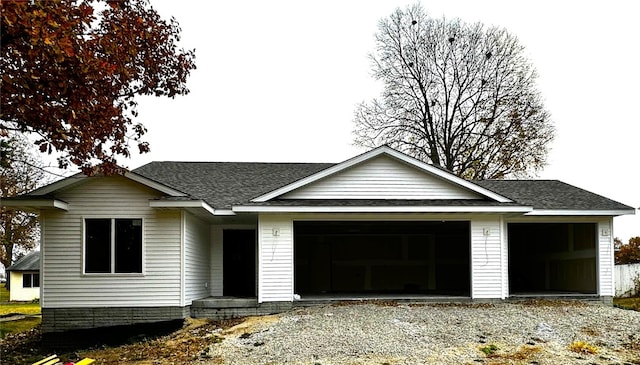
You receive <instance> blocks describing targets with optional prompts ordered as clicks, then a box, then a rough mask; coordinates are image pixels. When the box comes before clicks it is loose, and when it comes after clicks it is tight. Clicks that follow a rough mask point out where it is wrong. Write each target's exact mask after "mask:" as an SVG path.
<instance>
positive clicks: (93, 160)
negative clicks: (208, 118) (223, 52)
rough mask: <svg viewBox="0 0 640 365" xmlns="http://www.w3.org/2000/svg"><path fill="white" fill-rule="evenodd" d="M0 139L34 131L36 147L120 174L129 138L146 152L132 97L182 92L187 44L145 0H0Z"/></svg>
mask: <svg viewBox="0 0 640 365" xmlns="http://www.w3.org/2000/svg"><path fill="white" fill-rule="evenodd" d="M1 6H2V8H1V20H2V34H1V37H2V38H1V42H2V58H1V60H0V70H1V72H2V79H1V80H0V86H1V88H2V92H1V94H0V95H1V110H0V137H2V138H6V137H7V136H8V133H9V132H11V131H13V132H19V133H23V134H35V135H37V136H38V137H37V140H36V141H35V143H36V145H38V146H39V149H40V151H41V152H46V153H52V152H53V151H57V152H58V153H60V156H59V157H58V164H59V166H60V167H61V168H67V167H68V166H69V165H70V164H74V165H77V166H79V167H80V168H81V169H82V171H83V172H84V173H86V174H92V173H96V172H100V173H106V174H113V173H118V172H120V171H121V170H120V168H119V167H118V166H117V164H116V158H117V157H118V156H124V157H129V156H130V143H135V144H137V147H138V150H139V152H140V153H144V152H148V151H149V144H148V143H147V142H145V141H143V140H142V136H143V135H144V134H145V132H146V129H145V127H144V126H143V125H142V124H140V123H134V118H135V117H136V116H137V111H136V106H137V101H136V96H139V95H154V96H168V97H171V98H173V97H175V96H176V95H185V94H187V93H188V92H189V90H188V89H187V87H186V81H187V77H188V76H189V74H190V72H191V70H193V69H195V63H194V58H195V54H194V50H184V49H179V48H178V45H177V43H178V42H179V40H180V32H181V29H180V27H179V25H178V23H177V21H176V20H175V19H174V18H171V19H170V20H168V21H167V20H164V19H162V18H161V17H160V16H159V15H158V13H157V12H156V11H155V10H154V9H153V8H152V7H151V5H150V4H149V2H148V1H147V0H122V1H109V0H107V1H102V0H87V1H82V0H47V1H38V0H35V1H34V0H31V1H5V0H2V5H1Z"/></svg>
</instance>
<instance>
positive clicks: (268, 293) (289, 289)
mask: <svg viewBox="0 0 640 365" xmlns="http://www.w3.org/2000/svg"><path fill="white" fill-rule="evenodd" d="M274 229H277V230H278V231H279V235H278V236H275V235H274V234H273V230H274ZM258 232H259V233H258V251H259V252H258V260H259V266H258V267H259V269H258V281H259V284H258V301H259V302H260V303H262V302H281V301H292V300H293V221H292V220H291V218H290V217H284V216H260V217H259V220H258Z"/></svg>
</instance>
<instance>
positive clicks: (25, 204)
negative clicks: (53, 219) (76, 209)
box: [0, 199, 69, 211]
mask: <svg viewBox="0 0 640 365" xmlns="http://www.w3.org/2000/svg"><path fill="white" fill-rule="evenodd" d="M0 205H1V206H3V207H10V208H17V209H19V208H28V209H60V210H64V211H68V210H69V204H68V203H66V202H63V201H62V200H58V199H9V200H6V199H3V200H2V202H1V204H0Z"/></svg>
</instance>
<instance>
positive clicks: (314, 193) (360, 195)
mask: <svg viewBox="0 0 640 365" xmlns="http://www.w3.org/2000/svg"><path fill="white" fill-rule="evenodd" d="M275 198H278V199H422V200H424V199H487V198H489V199H491V200H495V201H498V202H510V201H511V200H510V199H508V198H506V197H504V196H501V195H499V194H496V193H494V192H492V191H490V190H487V189H485V188H483V187H480V186H478V185H475V184H473V183H471V182H469V181H466V180H464V179H461V178H459V177H457V176H455V175H453V174H451V173H449V172H447V171H444V170H442V169H439V168H436V167H434V166H431V165H429V164H426V163H423V162H421V161H418V160H416V159H414V158H412V157H409V156H407V155H405V154H403V153H400V152H398V151H396V150H394V149H392V148H390V147H387V146H382V147H379V148H376V149H374V150H371V151H369V152H367V153H364V154H362V155H359V156H356V157H354V158H352V159H349V160H347V161H345V162H342V163H340V164H337V165H334V166H331V167H329V168H327V169H325V170H322V171H320V172H318V173H316V174H313V175H311V176H308V177H306V178H304V179H301V180H298V181H295V182H293V183H290V184H288V185H285V186H283V187H281V188H279V189H276V190H273V191H271V192H268V193H266V194H263V195H261V196H259V197H257V198H255V199H253V200H252V201H253V202H266V201H269V200H271V199H275Z"/></svg>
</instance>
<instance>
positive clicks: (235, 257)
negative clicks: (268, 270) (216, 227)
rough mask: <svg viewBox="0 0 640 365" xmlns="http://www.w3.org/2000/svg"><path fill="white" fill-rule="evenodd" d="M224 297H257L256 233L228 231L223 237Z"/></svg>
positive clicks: (252, 231)
mask: <svg viewBox="0 0 640 365" xmlns="http://www.w3.org/2000/svg"><path fill="white" fill-rule="evenodd" d="M222 239H223V267H224V269H223V270H224V279H223V285H224V287H223V291H222V293H223V295H225V296H232V297H255V296H256V231H255V230H252V229H251V230H249V229H242V230H241V229H227V230H224V233H223V236H222Z"/></svg>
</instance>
